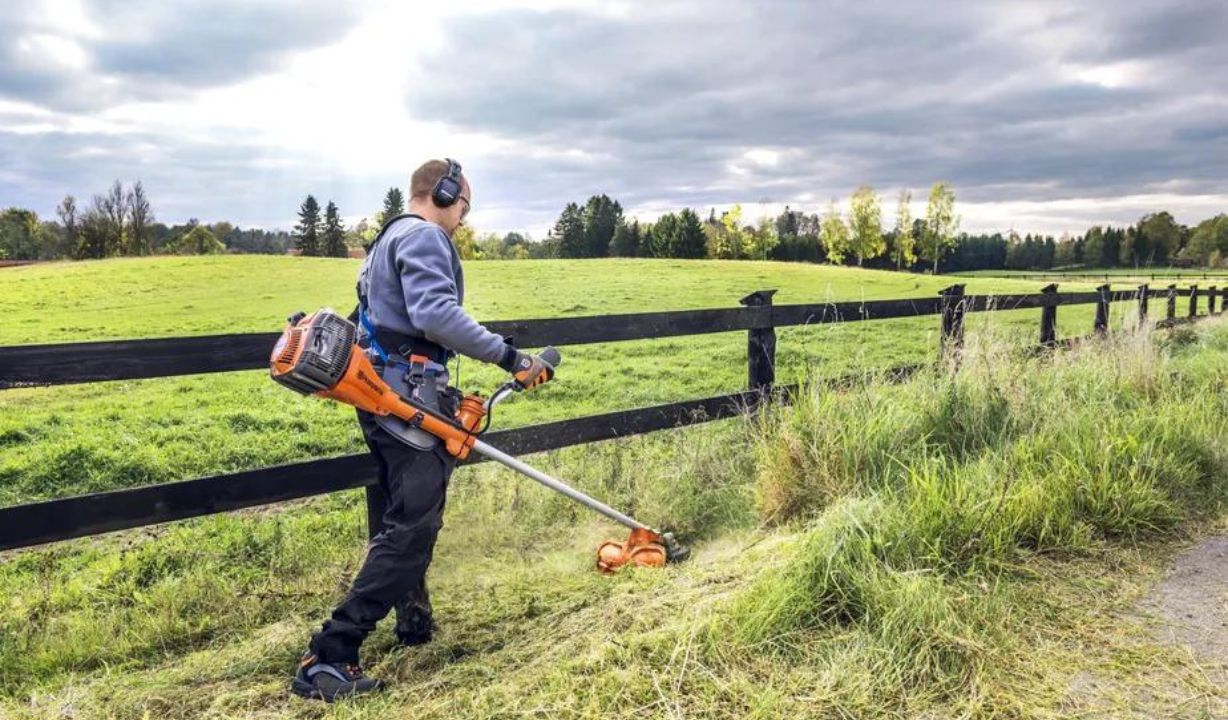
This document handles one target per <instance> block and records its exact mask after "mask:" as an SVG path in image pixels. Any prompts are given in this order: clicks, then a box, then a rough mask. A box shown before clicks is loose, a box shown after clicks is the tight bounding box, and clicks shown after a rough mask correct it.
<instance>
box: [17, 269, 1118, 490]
mask: <svg viewBox="0 0 1228 720" xmlns="http://www.w3.org/2000/svg"><path fill="white" fill-rule="evenodd" d="M357 268H358V263H357V261H352V260H328V259H303V258H287V257H263V256H246V257H217V258H157V259H133V260H127V259H125V260H109V261H102V262H89V263H60V264H50V265H37V266H27V267H18V268H10V269H5V270H4V271H3V275H0V280H2V281H3V282H0V317H3V318H4V321H3V322H2V323H0V344H23V343H35V342H38V343H43V342H68V341H73V340H100V339H108V338H111V339H117V338H136V337H165V336H184V335H196V334H214V333H227V332H254V331H273V330H277V329H279V328H280V326H281V324H282V323H283V322H284V318H285V316H286V315H288V314H289V313H290V312H292V311H294V310H296V309H300V308H301V309H306V310H311V309H315V308H317V307H321V306H333V307H336V308H338V309H341V310H343V311H345V312H348V310H349V308H351V307H352V306H353V282H354V274H355V272H356V271H357ZM949 283H950V280H949V279H947V278H941V277H939V278H933V277H927V276H917V275H902V274H897V273H888V272H878V271H861V270H857V269H853V268H834V267H830V266H815V265H801V264H787V263H749V262H746V263H736V262H730V263H726V262H707V261H654V260H603V261H543V262H531V263H522V262H478V263H470V264H469V266H468V268H467V276H466V285H467V290H468V297H467V299H466V300H467V303H466V304H467V306H468V307H469V308H470V309H471V312H472V313H473V314H474V315H475V316H476V317H478V318H479V319H487V320H493V319H503V320H510V319H525V318H539V317H559V316H585V315H598V314H615V313H626V312H643V311H652V310H675V309H691V308H711V307H736V306H737V302H738V299H739V298H741V297H742V296H744V295H746V294H748V293H750V292H752V291H754V290H757V289H761V288H777V289H779V293H778V294H777V296H776V301H777V302H778V303H782V304H784V303H801V302H823V301H842V300H858V299H883V298H908V297H919V298H924V297H933V295H934V294H935V293H936V292H937V291H938V290H939V289H941V288H943V287H945V286H946V285H948V284H949ZM1037 289H1038V288H1037V284H1036V283H1029V282H1012V281H1000V280H976V281H972V282H970V283H969V288H968V291H969V292H978V293H1009V292H1033V291H1036V290H1037ZM1092 314H1093V311H1092V309H1091V306H1080V307H1075V308H1069V309H1064V310H1063V311H1062V312H1061V313H1059V331H1060V332H1061V333H1062V334H1063V335H1075V334H1086V333H1087V332H1088V331H1089V330H1090V327H1091V324H1092ZM1133 320H1134V318H1133V316H1132V314H1131V311H1130V310H1127V311H1124V312H1118V313H1116V314H1115V316H1114V322H1115V323H1117V324H1126V323H1130V322H1133ZM968 325H969V328H970V331H972V332H975V330H976V328H978V327H993V328H994V329H995V331H998V332H1003V333H1005V332H1015V333H1017V334H1018V337H1019V341H1020V342H1021V343H1022V342H1026V341H1029V340H1031V339H1032V338H1034V337H1035V336H1036V333H1037V332H1038V326H1039V319H1038V313H1037V312H1036V311H1021V312H1009V313H996V314H994V315H993V317H988V316H986V315H984V314H978V315H974V316H970V319H969V322H968ZM937 327H938V319H937V317H926V318H915V319H904V320H891V321H881V322H867V323H852V324H848V325H843V326H840V325H826V326H818V327H810V328H804V327H794V328H783V329H781V330H780V331H779V333H778V334H779V343H778V351H777V361H778V364H779V368H778V371H777V376H778V379H779V380H780V381H781V382H794V381H796V380H797V379H798V378H800V377H803V376H806V375H810V374H820V375H838V374H842V373H848V372H857V371H859V370H861V369H863V368H881V367H887V366H891V365H897V364H902V363H910V362H919V361H925V360H929V359H932V358H933V357H934V356H935V351H936V347H937ZM562 350H563V353H564V358H565V364H564V366H563V370H562V371H561V373H560V376H559V381H558V382H556V383H553V384H552V385H551V386H549V387H547V388H544V390H543V391H542V392H540V393H538V394H537V395H536V396H534V397H531V398H530V397H525V398H518V399H517V400H516V401H514V402H510V403H507V404H505V405H503V406H501V408H500V412H499V417H498V421H499V424H500V425H501V426H503V427H510V426H515V425H520V424H525V423H533V422H542V421H546V420H557V419H563V418H568V417H577V416H581V415H588V414H593V413H598V412H603V411H611V410H617V409H625V408H632V407H644V406H649V405H654V404H659V403H663V402H670V401H675V400H683V399H688V398H697V397H704V396H708V395H716V394H721V393H726V392H733V391H736V390H739V389H742V388H744V387H745V384H746V360H745V358H746V339H745V333H722V334H714V335H701V336H691V337H679V338H667V339H662V340H646V341H638V342H629V343H609V344H596V345H586V346H577V347H565V348H562ZM458 377H459V380H460V384H461V386H462V387H465V388H466V389H469V390H473V389H488V388H490V387H492V386H494V385H495V384H496V383H497V382H498V381H499V376H498V371H497V370H494V369H492V368H489V367H486V368H483V367H480V366H479V363H476V362H472V361H470V362H463V361H462V363H461V366H460V368H459V371H458V372H457V371H455V370H454V372H453V378H454V380H456V379H457V378H458ZM0 448H3V449H4V453H3V457H2V458H0V504H12V503H16V502H22V501H26V500H30V499H35V498H43V497H54V496H60V495H66V494H77V493H82V492H92V491H97V490H104V489H110V488H117V487H131V486H135V485H142V484H149V483H155V482H166V481H171V480H177V479H182V478H185V477H193V476H200V475H205V474H211V473H217V472H226V471H237V470H242V469H249V468H255V467H261V466H264V465H270V464H276V463H283V462H288V461H294V460H301V459H306V458H311V457H323V456H329V455H337V454H343V453H346V452H358V451H361V449H362V444H361V438H360V436H359V435H358V433H357V430H356V427H355V423H354V422H353V418H352V415H351V413H350V412H349V411H347V410H345V409H343V408H341V407H337V406H332V405H326V404H323V403H315V402H304V401H303V400H302V399H301V398H299V397H297V396H295V395H294V394H292V393H289V392H286V391H285V390H284V389H283V388H281V387H280V386H277V385H275V384H274V383H272V382H270V381H269V380H268V378H267V375H266V374H265V373H264V372H262V371H254V372H243V373H226V374H220V375H204V376H197V377H184V378H167V379H156V380H147V381H133V382H117V383H96V384H88V385H77V386H67V387H59V388H51V389H39V388H34V389H23V390H10V391H7V392H4V393H2V394H0Z"/></svg>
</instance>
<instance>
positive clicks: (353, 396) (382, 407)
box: [269, 308, 690, 574]
mask: <svg viewBox="0 0 1228 720" xmlns="http://www.w3.org/2000/svg"><path fill="white" fill-rule="evenodd" d="M356 341H357V329H356V328H355V327H354V324H353V323H351V322H350V321H349V320H346V319H345V318H343V317H341V316H340V315H338V314H337V313H335V312H334V311H332V310H331V309H328V308H325V309H323V310H320V311H318V312H314V313H312V314H310V315H307V314H304V313H301V312H300V313H296V314H294V315H292V316H291V317H290V318H289V323H288V324H287V325H286V329H285V330H284V331H283V332H282V335H281V337H280V338H278V340H277V344H276V345H275V346H274V347H273V353H272V355H271V356H270V358H269V374H270V375H271V376H272V378H273V379H274V380H276V381H277V382H279V383H281V384H282V385H285V386H286V387H288V388H290V389H291V390H294V391H295V392H298V393H301V394H303V395H316V396H318V397H323V398H328V399H330V400H336V401H338V402H341V403H345V404H346V405H352V406H354V407H356V408H358V409H360V410H364V411H366V412H369V413H372V414H374V415H393V416H394V417H397V418H400V419H401V420H404V421H405V422H406V423H408V424H409V425H410V426H411V427H416V428H420V429H421V430H424V431H426V432H428V433H430V434H431V435H434V436H436V437H438V438H440V439H441V440H442V441H443V444H444V448H445V449H446V450H447V452H448V453H449V454H451V455H452V456H453V457H455V458H456V459H457V460H464V459H466V458H467V457H469V453H470V452H477V453H478V454H480V455H484V456H485V457H488V458H490V459H491V460H494V461H496V462H498V463H500V464H502V465H504V466H506V467H508V468H511V469H512V470H515V471H516V472H518V473H520V474H522V475H525V476H527V477H529V478H531V479H533V480H536V481H537V482H539V483H541V484H542V485H545V486H546V487H548V488H550V489H551V490H554V491H555V492H558V493H561V494H563V495H566V496H567V497H569V498H571V499H572V500H575V501H576V502H578V503H580V504H581V505H584V506H585V507H587V508H589V509H591V510H595V511H597V512H599V513H601V514H602V515H604V516H605V517H607V518H609V519H611V520H613V521H614V522H616V523H619V524H620V525H623V526H625V527H628V528H630V529H631V535H630V537H628V538H627V540H626V542H617V541H613V540H610V541H607V542H605V543H602V545H601V546H600V547H599V548H598V549H597V570H598V571H599V572H602V573H607V574H608V573H612V572H614V571H615V570H617V569H618V568H619V567H622V566H623V565H627V564H631V565H641V566H646V567H661V566H662V565H664V564H665V563H667V562H677V561H680V560H684V559H685V558H686V557H687V556H688V555H689V554H690V549H689V548H687V547H686V546H684V545H681V544H680V543H678V541H677V540H675V539H674V537H673V535H672V534H671V533H660V532H657V531H656V530H653V529H652V528H650V527H648V526H647V525H645V524H643V523H641V522H640V521H638V520H636V519H635V518H632V517H630V516H628V515H625V514H623V513H621V512H619V511H617V510H615V509H614V508H612V507H610V506H609V505H606V504H605V503H603V502H601V501H600V500H597V499H595V498H592V497H589V496H588V495H585V494H584V493H582V492H580V491H579V490H576V489H575V488H572V487H570V486H568V485H567V484H565V483H563V482H562V481H560V480H557V479H555V478H553V477H551V476H549V475H547V474H545V473H543V472H541V471H540V470H537V469H535V468H533V467H530V466H529V465H527V464H525V463H523V462H521V461H520V460H517V459H516V458H514V457H512V456H511V455H508V454H507V453H505V452H503V451H501V450H499V449H497V448H494V447H491V446H490V445H488V444H486V443H484V442H482V441H481V440H480V439H479V437H480V436H481V435H482V433H484V432H485V431H486V429H487V428H488V427H489V425H490V415H491V411H492V410H493V409H494V407H495V405H497V404H498V403H500V402H501V401H503V400H504V399H505V398H507V397H508V396H509V395H510V394H511V393H512V392H514V391H516V390H519V389H520V386H519V385H518V384H517V383H515V382H511V381H509V382H507V383H504V384H503V385H502V386H500V387H499V388H498V389H497V390H496V391H495V392H494V393H493V394H492V395H491V396H490V398H489V399H484V398H482V397H481V396H480V395H478V394H470V395H466V396H465V397H464V398H463V399H462V400H461V402H460V404H459V407H458V408H457V411H456V415H455V416H454V417H449V416H447V415H446V414H444V413H442V412H440V411H438V410H436V409H434V408H431V407H428V406H427V405H425V404H422V403H420V402H418V401H416V400H415V399H414V398H412V397H404V396H402V395H400V394H398V393H397V392H395V391H394V390H393V389H392V388H391V387H389V385H388V383H386V382H385V381H384V379H383V378H382V377H381V376H380V373H379V372H377V371H376V369H375V366H374V365H373V364H372V363H371V361H370V360H369V359H368V357H367V353H366V351H365V350H364V349H363V348H362V347H360V346H359V345H358V344H357V342H356ZM541 358H542V359H543V360H545V361H546V362H547V363H548V364H550V365H551V366H557V365H559V363H560V362H561V361H562V357H561V356H560V355H559V352H558V350H555V349H554V348H552V347H548V348H546V349H545V350H543V351H542V353H541ZM483 418H485V419H486V422H485V423H483V422H482V420H483ZM479 426H480V427H479Z"/></svg>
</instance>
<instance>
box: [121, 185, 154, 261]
mask: <svg viewBox="0 0 1228 720" xmlns="http://www.w3.org/2000/svg"><path fill="white" fill-rule="evenodd" d="M124 203H125V205H127V211H128V233H127V239H128V254H130V255H148V254H150V253H151V252H153V244H152V242H151V241H150V240H151V239H150V233H149V230H150V228H149V226H150V225H152V224H153V222H154V220H155V218H154V214H153V206H152V205H150V203H149V198H148V197H147V196H146V195H145V186H144V185H142V184H141V181H140V180H137V181H136V182H135V183H133V184H132V187H131V188H129V189H128V194H127V195H126V196H125V197H124Z"/></svg>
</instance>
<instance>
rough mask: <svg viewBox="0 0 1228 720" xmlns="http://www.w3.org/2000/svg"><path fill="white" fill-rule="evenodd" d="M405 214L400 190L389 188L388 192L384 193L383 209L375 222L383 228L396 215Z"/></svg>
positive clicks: (403, 199)
mask: <svg viewBox="0 0 1228 720" xmlns="http://www.w3.org/2000/svg"><path fill="white" fill-rule="evenodd" d="M404 214H405V195H404V194H402V193H401V188H395V187H390V188H388V192H386V193H384V209H383V210H382V211H380V215H379V217H378V218H376V220H378V221H379V225H380V226H383V224H384V223H386V222H388V221H389V220H391V219H392V218H394V217H396V216H397V215H404Z"/></svg>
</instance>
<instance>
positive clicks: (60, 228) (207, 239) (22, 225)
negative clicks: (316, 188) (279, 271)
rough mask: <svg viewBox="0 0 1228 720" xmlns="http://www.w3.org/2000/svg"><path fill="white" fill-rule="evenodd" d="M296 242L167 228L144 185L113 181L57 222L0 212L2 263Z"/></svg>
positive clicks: (65, 208) (71, 202)
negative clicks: (159, 218)
mask: <svg viewBox="0 0 1228 720" xmlns="http://www.w3.org/2000/svg"><path fill="white" fill-rule="evenodd" d="M291 244H292V238H291V236H290V234H289V233H287V232H285V231H279V230H274V231H267V230H260V229H249V230H244V229H242V228H239V227H237V226H235V225H233V224H231V223H229V222H224V221H223V222H216V223H212V224H204V223H201V222H200V221H199V220H197V219H196V218H190V219H189V220H188V221H187V222H186V223H180V224H176V225H167V224H166V223H162V222H158V221H157V218H156V217H155V215H154V209H153V204H152V202H151V201H150V199H149V196H148V195H147V194H146V192H145V187H144V185H143V184H142V183H141V181H140V180H137V181H135V182H133V183H132V184H131V185H129V186H125V185H124V184H123V183H122V182H121V181H119V180H116V181H114V182H113V183H112V184H111V186H110V187H109V188H108V189H107V190H106V191H105V192H103V193H100V194H96V195H94V196H93V197H92V198H91V199H90V202H89V203H87V204H84V205H82V204H80V203H78V201H77V198H76V197H75V196H73V195H71V194H69V195H66V196H65V197H64V199H63V200H62V201H60V203H59V205H58V206H57V207H56V219H55V220H41V219H40V218H39V217H38V214H37V213H35V212H34V211H32V210H27V209H24V208H16V207H11V208H8V209H6V210H4V211H3V212H0V260H64V259H76V260H86V259H98V258H108V257H121V256H141V255H167V254H179V255H189V254H190V255H207V254H217V253H223V252H228V251H229V252H246V253H273V254H284V253H285V252H286V250H287V249H288V248H289V247H290V246H291Z"/></svg>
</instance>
